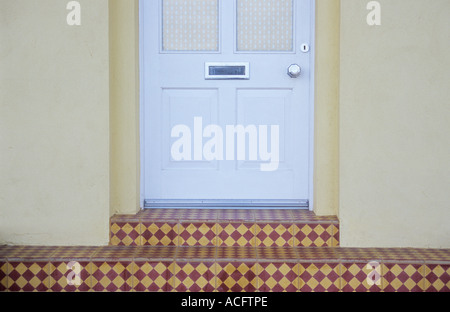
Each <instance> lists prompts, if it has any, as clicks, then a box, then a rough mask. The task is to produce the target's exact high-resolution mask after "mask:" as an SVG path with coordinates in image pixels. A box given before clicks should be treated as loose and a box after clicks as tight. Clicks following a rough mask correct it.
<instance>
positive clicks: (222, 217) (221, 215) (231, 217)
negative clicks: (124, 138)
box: [218, 209, 255, 222]
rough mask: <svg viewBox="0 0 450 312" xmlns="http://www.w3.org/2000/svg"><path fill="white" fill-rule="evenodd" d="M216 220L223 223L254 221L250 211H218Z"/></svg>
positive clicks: (252, 213)
mask: <svg viewBox="0 0 450 312" xmlns="http://www.w3.org/2000/svg"><path fill="white" fill-rule="evenodd" d="M218 220H219V221H220V222H224V221H254V220H255V216H254V212H253V210H251V209H220V211H218Z"/></svg>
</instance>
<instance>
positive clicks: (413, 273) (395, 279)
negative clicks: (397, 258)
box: [382, 263, 425, 292]
mask: <svg viewBox="0 0 450 312" xmlns="http://www.w3.org/2000/svg"><path fill="white" fill-rule="evenodd" d="M382 272H383V276H382V284H383V291H386V292H422V291H423V289H424V288H425V281H424V279H423V276H424V267H423V265H421V264H404V263H401V264H399V263H397V264H386V263H383V264H382Z"/></svg>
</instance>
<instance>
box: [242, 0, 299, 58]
mask: <svg viewBox="0 0 450 312" xmlns="http://www.w3.org/2000/svg"><path fill="white" fill-rule="evenodd" d="M293 6H294V5H293V0H264V1H262V0H237V50H238V51H284V52H286V51H293V49H294V43H293V28H294V27H293V24H294V21H293Z"/></svg>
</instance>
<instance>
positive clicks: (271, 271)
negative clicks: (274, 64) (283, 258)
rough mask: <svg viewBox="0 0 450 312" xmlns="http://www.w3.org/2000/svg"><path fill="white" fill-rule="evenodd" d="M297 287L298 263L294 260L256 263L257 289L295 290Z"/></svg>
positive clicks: (267, 290) (272, 290)
mask: <svg viewBox="0 0 450 312" xmlns="http://www.w3.org/2000/svg"><path fill="white" fill-rule="evenodd" d="M298 287H299V265H298V264H297V263H295V262H268V263H264V262H262V263H259V264H258V290H259V291H263V292H269V291H270V292H296V291H298Z"/></svg>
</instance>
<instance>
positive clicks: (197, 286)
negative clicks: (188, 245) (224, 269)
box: [173, 262, 215, 292]
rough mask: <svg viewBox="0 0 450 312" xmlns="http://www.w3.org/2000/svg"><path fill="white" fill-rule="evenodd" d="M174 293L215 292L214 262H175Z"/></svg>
mask: <svg viewBox="0 0 450 312" xmlns="http://www.w3.org/2000/svg"><path fill="white" fill-rule="evenodd" d="M173 286H174V290H175V291H180V292H186V291H189V292H200V291H203V292H212V291H214V290H215V263H214V262H177V263H176V265H175V274H174V279H173Z"/></svg>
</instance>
